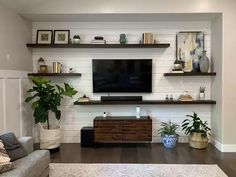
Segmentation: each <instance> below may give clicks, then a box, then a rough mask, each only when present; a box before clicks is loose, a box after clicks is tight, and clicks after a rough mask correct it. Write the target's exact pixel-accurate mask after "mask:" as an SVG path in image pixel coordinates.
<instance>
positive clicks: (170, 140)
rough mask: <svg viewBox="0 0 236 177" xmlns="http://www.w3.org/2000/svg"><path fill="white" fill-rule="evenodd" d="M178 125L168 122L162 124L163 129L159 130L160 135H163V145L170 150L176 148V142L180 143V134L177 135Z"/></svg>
mask: <svg viewBox="0 0 236 177" xmlns="http://www.w3.org/2000/svg"><path fill="white" fill-rule="evenodd" d="M178 127H179V125H178V124H176V123H172V122H171V121H168V122H161V128H160V129H159V130H158V134H161V138H162V143H163V145H164V146H165V147H166V148H168V149H170V148H174V147H175V146H176V142H177V141H178V134H177V133H176V130H177V128H178Z"/></svg>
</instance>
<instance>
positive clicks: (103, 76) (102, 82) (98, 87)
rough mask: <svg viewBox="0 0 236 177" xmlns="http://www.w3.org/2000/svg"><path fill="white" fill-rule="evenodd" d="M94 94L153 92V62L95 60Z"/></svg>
mask: <svg viewBox="0 0 236 177" xmlns="http://www.w3.org/2000/svg"><path fill="white" fill-rule="evenodd" d="M93 92H94V93H112V92H116V93H119V92H127V93H130V92H139V93H150V92H152V60H151V59H138V60H134V59H129V60H101V59H99V60H98V59H94V60H93Z"/></svg>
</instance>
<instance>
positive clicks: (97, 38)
mask: <svg viewBox="0 0 236 177" xmlns="http://www.w3.org/2000/svg"><path fill="white" fill-rule="evenodd" d="M94 39H95V40H104V38H103V37H102V36H95V37H94Z"/></svg>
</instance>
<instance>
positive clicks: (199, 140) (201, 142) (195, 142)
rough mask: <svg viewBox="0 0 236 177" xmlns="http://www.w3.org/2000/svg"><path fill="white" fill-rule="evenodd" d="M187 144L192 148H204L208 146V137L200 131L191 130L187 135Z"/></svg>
mask: <svg viewBox="0 0 236 177" xmlns="http://www.w3.org/2000/svg"><path fill="white" fill-rule="evenodd" d="M189 146H190V147H192V148H194V149H205V148H207V146H208V138H207V137H202V133H198V132H193V133H192V134H191V135H190V136H189Z"/></svg>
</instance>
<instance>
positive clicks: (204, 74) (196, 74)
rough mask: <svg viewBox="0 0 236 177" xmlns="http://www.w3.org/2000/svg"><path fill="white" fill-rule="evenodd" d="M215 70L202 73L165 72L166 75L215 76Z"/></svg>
mask: <svg viewBox="0 0 236 177" xmlns="http://www.w3.org/2000/svg"><path fill="white" fill-rule="evenodd" d="M215 75H216V73H215V72H211V73H202V72H190V73H164V76H215Z"/></svg>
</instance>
